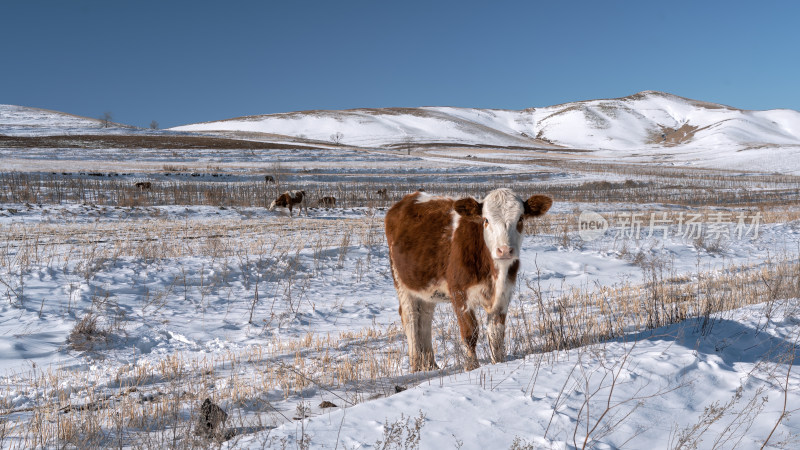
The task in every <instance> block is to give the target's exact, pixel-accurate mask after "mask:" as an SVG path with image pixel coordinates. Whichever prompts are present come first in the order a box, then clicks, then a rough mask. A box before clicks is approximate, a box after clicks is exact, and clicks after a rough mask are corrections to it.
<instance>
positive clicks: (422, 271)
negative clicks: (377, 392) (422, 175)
mask: <svg viewBox="0 0 800 450" xmlns="http://www.w3.org/2000/svg"><path fill="white" fill-rule="evenodd" d="M552 204H553V200H552V199H551V198H550V197H547V196H544V195H534V196H532V197H530V198H529V199H527V200H524V201H523V200H522V199H520V198H519V197H518V196H517V195H516V194H515V193H514V192H512V191H511V190H510V189H497V190H494V191H492V192H490V193H489V194H488V195H487V196H486V197H485V198H484V199H483V200H482V201H477V200H475V199H474V198H471V197H467V198H462V199H459V200H455V199H452V198H448V197H436V196H432V195H429V194H426V193H422V192H414V193H412V194H408V195H406V196H405V197H403V199H402V200H400V201H399V202H397V203H396V204H395V205H394V206H392V207H391V208H390V209H389V211H388V212H387V213H386V240H387V242H388V244H389V263H390V265H391V268H392V277H393V279H394V285H395V288H396V289H397V296H398V299H399V300H400V319H401V320H402V322H403V328H404V329H405V333H406V338H407V339H408V357H409V364H410V366H411V371H412V372H416V371H419V370H432V369H436V368H438V366H437V365H436V361H435V360H434V355H433V343H432V339H431V322H432V319H433V311H434V308H435V307H436V304H437V303H440V302H448V301H449V302H451V303H452V305H453V310H454V311H455V313H456V318H457V319H458V325H459V328H460V330H461V337H462V339H463V341H464V344H465V346H466V350H467V361H466V364H465V366H464V369H465V370H472V369H475V368H477V367H478V366H479V364H478V358H477V355H476V354H475V345H476V344H477V342H478V329H479V326H478V320H477V318H476V316H475V310H476V309H477V308H478V307H482V308H483V309H484V310H485V311H486V313H487V334H488V338H489V347H490V350H491V359H492V362H493V363H497V362H502V361H504V360H505V320H506V313H507V311H508V304H509V302H510V300H511V293H512V291H513V289H514V283H515V282H516V277H517V271H519V252H520V245H521V243H522V227H523V220H524V219H527V218H529V217H538V216H541V215H542V214H544V213H546V212H547V210H548V209H550V206H551V205H552Z"/></svg>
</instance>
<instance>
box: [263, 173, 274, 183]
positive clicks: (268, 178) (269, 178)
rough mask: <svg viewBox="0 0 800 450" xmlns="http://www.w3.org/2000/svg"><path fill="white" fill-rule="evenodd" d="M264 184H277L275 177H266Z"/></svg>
mask: <svg viewBox="0 0 800 450" xmlns="http://www.w3.org/2000/svg"><path fill="white" fill-rule="evenodd" d="M264 182H266V183H274V182H275V177H273V176H272V175H264Z"/></svg>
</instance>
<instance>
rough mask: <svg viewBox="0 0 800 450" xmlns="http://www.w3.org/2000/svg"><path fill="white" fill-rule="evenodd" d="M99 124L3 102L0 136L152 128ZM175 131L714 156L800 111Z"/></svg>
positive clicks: (629, 101)
mask: <svg viewBox="0 0 800 450" xmlns="http://www.w3.org/2000/svg"><path fill="white" fill-rule="evenodd" d="M115 125H116V124H115ZM102 126H103V123H102V121H101V120H98V119H91V118H86V117H79V116H74V115H71V114H66V113H60V112H55V111H48V110H42V109H36V108H27V107H21V106H13V105H0V134H3V135H13V136H20V135H46V134H50V135H55V134H81V133H83V134H98V133H100V134H106V133H108V134H119V133H131V132H137V133H139V132H145V131H146V130H141V129H133V128H131V129H127V128H119V127H112V128H102ZM147 131H149V130H147ZM170 131H172V132H175V131H180V132H204V133H208V132H223V133H226V134H231V133H233V134H238V135H239V136H240V137H241V138H243V139H247V138H249V137H250V135H248V134H249V133H258V136H260V137H259V139H270V140H275V139H278V140H280V139H284V140H287V141H296V140H298V139H299V140H302V141H306V140H311V141H318V142H332V141H333V142H336V143H341V144H345V145H352V146H360V147H397V146H404V145H412V146H420V145H426V144H445V145H471V146H493V147H521V148H566V149H586V150H611V151H623V152H622V153H621V154H616V156H623V155H624V154H625V152H624V151H632V150H636V151H640V150H662V149H672V150H674V151H678V152H680V153H684V152H685V151H709V150H713V151H714V152H715V153H718V152H720V151H724V152H730V151H737V150H745V149H763V148H772V147H800V112H798V111H794V110H787V109H778V110H768V111H746V110H741V109H737V108H732V107H729V106H725V105H719V104H715V103H707V102H702V101H697V100H691V99H687V98H683V97H679V96H676V95H672V94H667V93H662V92H656V91H644V92H640V93H638V94H634V95H631V96H628V97H622V98H616V99H602V100H587V101H580V102H573V103H565V104H561V105H554V106H548V107H542V108H529V109H525V110H521V111H514V110H499V109H477V108H455V107H421V108H379V109H350V110H342V111H324V110H320V111H300V112H289V113H280V114H266V115H258V116H247V117H238V118H233V119H227V120H220V121H213V122H204V123H196V124H189V125H183V126H178V127H174V128H171V129H170ZM161 132H162V133H163V132H164V131H161ZM168 132H169V131H168ZM605 156H609V155H605ZM759 157H760V156H759ZM703 159H704V160H705V159H708V158H707V157H704V158H703Z"/></svg>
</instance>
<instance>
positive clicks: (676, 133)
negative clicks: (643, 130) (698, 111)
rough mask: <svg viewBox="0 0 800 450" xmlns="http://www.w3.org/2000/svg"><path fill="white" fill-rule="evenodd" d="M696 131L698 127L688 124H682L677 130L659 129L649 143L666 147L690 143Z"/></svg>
mask: <svg viewBox="0 0 800 450" xmlns="http://www.w3.org/2000/svg"><path fill="white" fill-rule="evenodd" d="M698 129H699V128H698V127H696V126H693V125H689V124H688V123H685V124H683V125H682V126H681V127H680V128H677V129H676V128H669V127H661V130H660V131H657V132H655V133H653V135H652V136H651V138H650V143H651V144H663V145H666V146H667V147H672V146H675V145H678V144H683V143H685V142H689V141H691V140H692V138H694V135H695V133H696V132H697V130H698Z"/></svg>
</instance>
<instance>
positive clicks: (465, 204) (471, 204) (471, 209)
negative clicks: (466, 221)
mask: <svg viewBox="0 0 800 450" xmlns="http://www.w3.org/2000/svg"><path fill="white" fill-rule="evenodd" d="M453 209H455V210H456V212H457V213H458V214H460V215H462V216H464V217H480V216H481V213H482V212H483V204H482V203H478V201H477V200H475V199H474V198H469V197H468V198H462V199H459V200H456V202H455V203H454V204H453Z"/></svg>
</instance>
